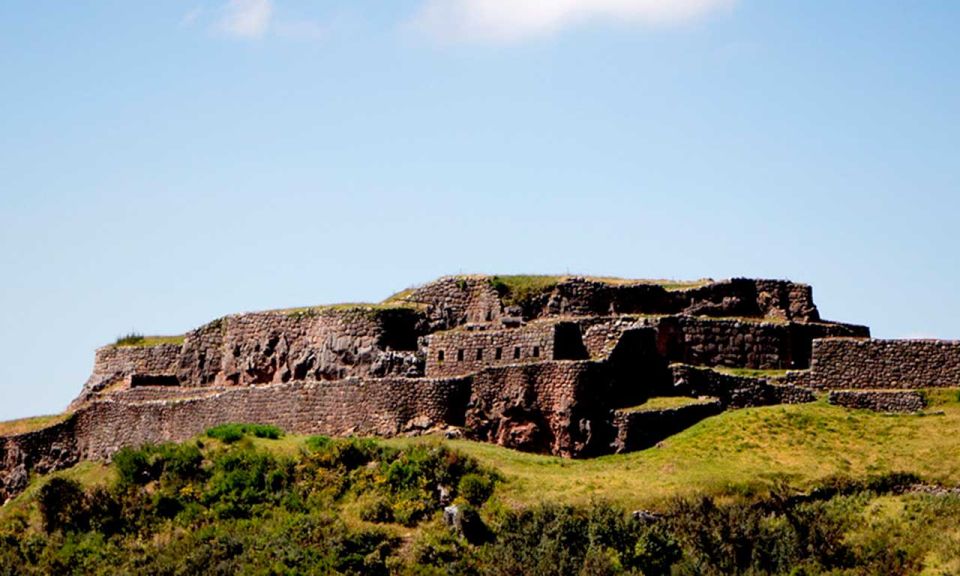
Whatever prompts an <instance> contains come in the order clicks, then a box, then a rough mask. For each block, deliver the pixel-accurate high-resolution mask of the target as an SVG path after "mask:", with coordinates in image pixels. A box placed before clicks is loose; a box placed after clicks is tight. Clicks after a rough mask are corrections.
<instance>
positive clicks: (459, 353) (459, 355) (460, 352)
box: [457, 348, 463, 362]
mask: <svg viewBox="0 0 960 576" xmlns="http://www.w3.org/2000/svg"><path fill="white" fill-rule="evenodd" d="M457 362H463V348H461V349H459V350H457Z"/></svg>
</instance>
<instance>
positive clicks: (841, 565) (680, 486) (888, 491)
mask: <svg viewBox="0 0 960 576" xmlns="http://www.w3.org/2000/svg"><path fill="white" fill-rule="evenodd" d="M957 396H958V393H957V391H955V390H940V391H936V392H931V393H930V401H931V402H930V407H929V409H928V410H927V412H926V413H925V414H923V415H898V416H888V415H882V414H875V413H871V412H863V411H849V410H845V409H842V408H837V407H833V406H829V405H827V404H826V403H823V402H818V403H814V404H809V405H795V406H773V407H764V408H752V409H744V410H734V411H729V412H725V413H723V414H721V415H718V416H716V417H713V418H709V419H707V420H705V421H703V422H701V423H700V424H698V425H696V426H694V427H692V428H690V429H688V430H686V431H684V432H682V433H680V434H677V435H675V436H673V437H671V438H669V439H668V440H666V441H665V442H663V443H662V444H661V445H660V446H658V447H656V448H652V449H649V450H644V451H641V452H635V453H631V454H625V455H615V456H605V457H601V458H596V459H592V460H563V459H560V458H556V457H550V456H540V455H533V454H525V453H520V452H515V451H512V450H508V449H504V448H501V447H498V446H494V445H490V444H483V443H476V442H469V441H464V440H451V441H447V440H441V439H439V438H396V439H391V440H365V439H346V440H331V439H327V438H322V437H311V438H308V437H297V436H283V435H282V434H281V433H280V431H278V430H276V429H273V428H271V427H262V426H259V427H258V426H225V427H219V428H218V429H214V430H211V431H208V433H207V435H205V436H203V437H201V438H198V439H196V440H194V441H191V442H186V443H183V444H180V445H172V444H171V445H163V446H160V447H152V448H151V447H147V448H144V449H140V450H125V451H122V452H121V453H120V454H118V455H117V457H116V458H115V459H114V462H113V464H111V465H109V466H107V465H104V464H100V463H94V462H85V463H82V464H80V465H78V466H76V467H74V468H72V469H69V470H64V471H61V472H59V473H56V474H53V475H51V476H49V477H41V478H35V479H34V481H33V482H32V484H31V486H30V488H29V489H28V490H27V491H26V492H25V493H24V494H22V495H21V496H20V497H18V498H17V499H16V500H14V501H12V502H10V503H9V504H8V505H6V506H5V507H4V508H2V509H0V575H3V574H22V573H36V574H45V573H61V574H69V573H77V574H89V573H102V574H126V573H151V574H192V573H210V574H218V573H222V574H234V573H243V574H299V573H320V574H327V573H345V574H388V573H393V574H449V573H454V574H460V573H463V574H578V573H580V574H641V573H643V574H660V573H663V574H667V573H674V574H728V573H754V574H762V573H793V574H815V573H834V574H915V573H923V574H931V575H933V574H956V573H960V528H958V526H960V521H958V520H960V494H958V493H957V492H955V491H951V490H947V489H944V488H943V487H950V486H957V485H958V484H960V461H958V459H956V458H955V456H954V455H955V454H957V453H958V449H960V402H958V397H957ZM441 486H442V487H443V488H442V490H443V491H444V492H445V493H446V499H444V500H443V501H441V496H440V487H441ZM446 500H449V502H452V503H453V504H455V505H457V506H458V508H459V510H460V514H461V518H460V519H459V531H458V530H456V529H451V528H448V527H447V526H446V525H445V524H444V522H443V520H442V510H443V508H444V505H445V504H446V503H448V502H447V501H446ZM638 509H642V510H645V511H646V512H644V513H642V514H641V515H640V517H641V519H640V520H632V519H631V516H630V514H629V512H630V511H633V510H638Z"/></svg>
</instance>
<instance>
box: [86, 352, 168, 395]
mask: <svg viewBox="0 0 960 576" xmlns="http://www.w3.org/2000/svg"><path fill="white" fill-rule="evenodd" d="M179 360H180V345H179V344H159V345H157V346H104V347H103V348H99V349H98V350H97V351H96V354H95V356H94V360H93V372H92V373H91V374H90V378H88V379H87V382H86V384H84V385H83V392H82V393H81V395H80V397H79V398H77V399H76V400H74V403H73V404H72V405H71V408H75V407H76V406H78V405H80V404H82V403H83V402H86V401H88V400H90V398H91V397H92V396H93V395H95V394H97V393H99V392H102V391H103V390H104V389H106V388H109V387H111V386H120V387H129V386H130V379H131V376H133V375H134V374H155V375H166V376H175V375H176V374H177V371H178V366H179Z"/></svg>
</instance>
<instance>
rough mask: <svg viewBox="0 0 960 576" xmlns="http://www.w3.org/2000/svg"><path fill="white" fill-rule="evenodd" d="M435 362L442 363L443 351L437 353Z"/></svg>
mask: <svg viewBox="0 0 960 576" xmlns="http://www.w3.org/2000/svg"><path fill="white" fill-rule="evenodd" d="M437 362H443V350H440V351H439V352H437Z"/></svg>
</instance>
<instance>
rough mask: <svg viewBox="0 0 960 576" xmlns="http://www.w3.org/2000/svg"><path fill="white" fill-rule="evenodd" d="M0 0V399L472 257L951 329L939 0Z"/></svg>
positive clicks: (369, 295) (954, 285)
mask: <svg viewBox="0 0 960 576" xmlns="http://www.w3.org/2000/svg"><path fill="white" fill-rule="evenodd" d="M385 5H386V7H385ZM0 14H2V16H0V73H2V76H0V77H2V86H3V89H2V90H0V269H2V270H3V279H2V281H0V302H2V303H3V309H4V311H5V313H4V315H3V317H2V320H0V419H7V418H14V417H20V416H27V415H32V414H40V413H52V412H57V411H59V410H61V409H62V408H63V407H64V406H65V405H66V404H67V403H68V402H69V401H70V399H71V398H72V397H73V396H75V395H76V393H77V392H78V391H79V390H80V387H81V385H82V384H83V382H84V380H85V379H86V377H87V375H88V373H89V370H90V368H91V366H92V362H93V351H94V349H95V348H96V347H97V346H100V345H103V344H106V343H109V342H111V341H113V340H114V339H115V338H116V337H117V336H118V335H121V334H124V333H126V332H129V331H131V330H137V331H140V332H144V333H160V334H164V333H181V332H183V331H185V330H188V329H190V328H192V327H195V326H198V325H200V324H202V323H204V322H206V321H207V320H210V319H213V318H215V317H218V316H220V315H223V314H227V313H231V312H239V311H245V310H257V309H267V308H277V307H285V306H295V305H308V304H319V303H325V302H336V301H356V300H379V299H381V298H383V297H385V296H386V295H388V294H390V293H391V292H394V291H396V290H399V289H402V288H405V287H407V286H410V285H412V284H416V283H422V282H425V281H428V280H430V279H431V278H433V277H435V276H439V275H442V274H450V273H457V272H461V271H462V272H491V273H497V272H500V273H518V272H529V273H554V272H559V273H565V272H571V273H585V274H589V273H593V274H603V275H618V276H627V277H654V278H678V279H692V278H701V277H713V278H726V277H733V276H762V277H783V278H790V279H794V280H798V281H803V282H809V283H811V284H813V285H814V288H815V296H816V298H817V301H818V303H819V305H820V309H821V312H822V313H823V314H824V315H825V316H826V317H829V318H832V319H837V320H845V321H851V322H859V323H865V324H868V325H870V326H871V327H872V328H873V330H874V335H876V336H880V337H907V336H929V337H941V338H958V337H960V303H958V299H957V294H958V293H960V267H958V265H957V260H956V252H957V246H958V241H957V233H956V224H957V222H958V214H960V162H958V148H960V146H958V144H960V142H958V139H960V72H958V68H960V67H958V66H957V54H960V36H958V35H957V34H956V30H957V29H958V27H960V4H958V3H956V2H952V1H942V2H931V1H917V2H909V3H907V2H902V1H896V2H893V1H884V0H880V1H872V2H866V1H850V2H809V1H799V0H797V1H783V2H759V1H757V0H675V1H674V2H670V3H666V2H662V1H657V0H556V1H555V2H553V3H550V2H536V1H533V0H402V1H394V2H389V3H384V2H368V1H358V0H351V1H334V0H329V1H325V2H305V1H302V2H297V1H294V0H236V1H233V2H226V1H223V0H215V1H209V2H203V1H197V0H189V1H183V2H180V1H175V0H168V1H165V2H154V3H142V2H138V3H133V2H125V1H119V0H114V1H106V0H104V1H92V0H91V1H83V2H52V1H44V0H31V1H29V2H27V1H19V0H11V1H8V2H5V3H4V6H3V8H2V9H0Z"/></svg>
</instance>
